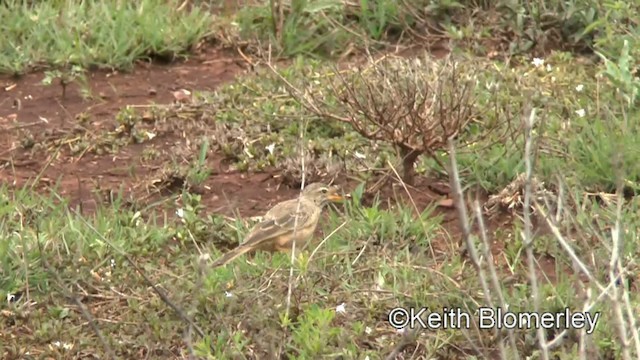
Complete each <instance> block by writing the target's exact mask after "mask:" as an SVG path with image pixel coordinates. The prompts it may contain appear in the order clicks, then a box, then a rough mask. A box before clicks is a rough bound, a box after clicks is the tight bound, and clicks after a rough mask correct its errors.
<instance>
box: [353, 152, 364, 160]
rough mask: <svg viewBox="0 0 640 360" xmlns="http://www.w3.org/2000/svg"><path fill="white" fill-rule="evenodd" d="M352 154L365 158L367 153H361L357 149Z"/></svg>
mask: <svg viewBox="0 0 640 360" xmlns="http://www.w3.org/2000/svg"><path fill="white" fill-rule="evenodd" d="M353 155H355V157H357V158H358V159H366V158H367V155H365V154H363V153H361V152H359V151H356V152H354V153H353Z"/></svg>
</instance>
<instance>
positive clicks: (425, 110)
mask: <svg viewBox="0 0 640 360" xmlns="http://www.w3.org/2000/svg"><path fill="white" fill-rule="evenodd" d="M338 74H339V75H338V76H337V77H336V79H337V80H338V81H337V83H336V84H335V91H336V93H337V95H338V98H339V99H340V101H342V103H343V104H345V105H346V112H347V116H346V117H345V118H346V121H347V122H348V123H349V124H351V126H353V128H354V129H355V130H356V131H357V132H358V133H360V134H361V135H362V136H364V137H366V138H367V139H370V140H373V141H384V142H388V143H391V144H393V145H394V146H395V147H396V149H397V150H398V152H399V155H400V157H401V158H402V169H403V174H402V177H403V180H404V181H405V182H406V183H408V184H413V183H414V177H415V170H414V166H415V163H416V161H417V160H418V158H419V157H420V155H422V154H427V155H429V156H431V157H433V158H434V159H435V160H436V161H438V159H437V158H436V156H435V155H436V152H438V151H441V150H445V149H446V145H447V140H448V139H449V138H455V137H457V136H458V135H459V134H460V133H461V132H462V131H464V129H465V128H466V127H467V125H468V124H469V123H470V122H471V121H472V120H473V119H474V118H475V117H476V116H477V114H476V111H475V110H474V86H475V84H476V81H475V77H474V75H473V74H474V71H473V70H472V69H471V68H470V67H469V63H465V62H459V61H455V60H453V59H452V58H451V57H448V58H446V59H444V60H435V59H432V58H430V57H425V58H422V59H421V58H415V59H405V58H397V57H392V58H387V59H383V60H382V61H378V62H372V65H370V66H369V67H368V68H364V69H360V70H359V71H355V72H349V73H347V74H344V73H338Z"/></svg>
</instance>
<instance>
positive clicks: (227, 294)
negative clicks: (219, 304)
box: [224, 291, 233, 298]
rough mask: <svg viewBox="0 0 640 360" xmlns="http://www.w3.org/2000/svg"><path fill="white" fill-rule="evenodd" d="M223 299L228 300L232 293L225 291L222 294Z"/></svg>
mask: <svg viewBox="0 0 640 360" xmlns="http://www.w3.org/2000/svg"><path fill="white" fill-rule="evenodd" d="M224 297H228V298H230V297H233V294H232V293H230V292H228V291H225V292H224Z"/></svg>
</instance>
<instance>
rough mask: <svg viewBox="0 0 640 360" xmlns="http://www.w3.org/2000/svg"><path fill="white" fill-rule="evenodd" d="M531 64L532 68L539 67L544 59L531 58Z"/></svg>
mask: <svg viewBox="0 0 640 360" xmlns="http://www.w3.org/2000/svg"><path fill="white" fill-rule="evenodd" d="M531 63H532V64H533V66H535V67H540V66H542V65H544V59H540V58H533V61H532V62H531Z"/></svg>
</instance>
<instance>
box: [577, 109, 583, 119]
mask: <svg viewBox="0 0 640 360" xmlns="http://www.w3.org/2000/svg"><path fill="white" fill-rule="evenodd" d="M576 114H578V116H579V117H584V115H585V111H584V109H580V110H576Z"/></svg>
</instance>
